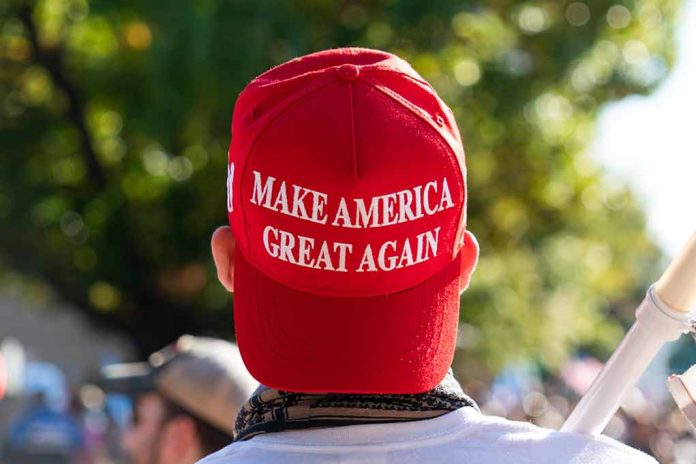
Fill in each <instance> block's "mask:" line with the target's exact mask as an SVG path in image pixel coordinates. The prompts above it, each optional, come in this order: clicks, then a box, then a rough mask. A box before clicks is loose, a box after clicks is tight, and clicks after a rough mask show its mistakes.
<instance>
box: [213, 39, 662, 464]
mask: <svg viewBox="0 0 696 464" xmlns="http://www.w3.org/2000/svg"><path fill="white" fill-rule="evenodd" d="M232 133H233V137H232V142H231V145H230V150H229V163H228V181H227V191H228V192H227V211H228V217H229V221H230V225H231V227H221V228H219V229H217V230H216V231H215V232H214V234H213V237H212V241H211V246H212V252H213V257H214V260H215V264H216V267H217V272H218V278H219V279H220V281H221V283H222V284H223V285H224V286H225V288H226V289H227V290H228V291H230V292H233V293H234V317H235V330H236V333H237V343H238V344H239V348H240V352H241V354H242V357H243V359H244V362H245V364H246V366H247V367H248V369H249V371H250V372H251V374H252V375H253V376H254V377H255V378H256V379H257V380H258V381H260V382H261V384H262V387H260V388H259V389H258V390H257V391H256V392H255V393H254V395H252V396H251V397H250V399H249V400H248V401H247V402H246V403H245V405H244V406H243V407H242V409H241V411H240V413H239V415H238V417H237V421H236V425H235V434H236V435H235V442H234V443H233V444H232V445H230V446H228V447H226V448H225V449H224V450H222V451H220V452H218V453H216V454H214V455H212V456H210V457H208V458H206V459H204V460H203V461H202V464H231V463H258V464H260V463H278V462H282V463H289V464H292V463H302V464H312V463H322V464H326V463H348V462H350V463H351V464H357V463H407V462H408V463H455V462H476V463H497V464H498V463H500V464H502V463H511V462H514V463H540V462H544V463H547V462H548V463H568V462H571V463H575V464H579V463H593V464H596V463H612V464H620V463H631V464H640V463H652V462H655V461H654V460H653V459H652V458H650V457H648V456H647V455H645V454H643V453H641V452H639V451H637V450H634V449H632V448H630V447H628V446H626V445H624V444H621V443H619V442H617V441H614V440H612V439H610V438H608V437H604V436H600V437H592V436H584V435H579V434H565V433H560V432H556V431H553V430H549V429H543V428H539V427H536V426H534V425H532V424H529V423H522V422H513V421H509V420H506V419H503V418H498V417H489V416H485V415H483V414H481V412H480V411H479V409H478V407H477V405H476V404H475V403H474V402H473V401H472V400H471V399H470V398H469V397H468V396H467V395H466V394H465V393H464V392H463V391H462V389H461V387H460V386H459V384H458V383H457V381H456V380H455V379H454V377H453V376H452V371H451V369H450V365H451V362H452V359H453V355H454V350H455V343H456V338H457V325H458V313H459V298H460V293H461V292H463V291H464V290H465V289H466V288H467V286H468V284H469V280H470V277H471V274H472V272H473V270H474V268H475V265H476V262H477V258H478V251H479V250H478V244H477V242H476V239H475V238H474V236H473V235H472V234H471V233H470V232H469V231H467V230H466V197H467V193H466V174H465V173H466V170H465V164H464V150H463V146H462V142H461V138H460V135H459V132H458V129H457V125H456V122H455V120H454V116H453V114H452V111H451V110H450V109H449V108H448V107H447V106H446V104H445V103H444V102H443V101H442V100H440V98H439V97H438V96H437V94H436V93H435V91H434V90H433V88H432V87H431V86H430V85H429V84H428V83H427V82H425V81H424V80H423V79H422V78H421V77H420V76H419V75H418V74H417V73H416V72H415V71H414V70H413V69H412V68H411V66H410V65H409V64H408V63H406V62H405V61H403V60H402V59H400V58H398V57H396V56H394V55H391V54H389V53H386V52H381V51H377V50H369V49H358V48H346V49H335V50H327V51H323V52H318V53H314V54H311V55H307V56H303V57H300V58H297V59H294V60H291V61H289V62H287V63H284V64H282V65H280V66H277V67H275V68H272V69H271V70H269V71H267V72H265V73H263V74H262V75H260V76H259V77H257V78H256V79H254V80H253V81H252V82H251V83H250V84H249V85H248V86H247V87H246V88H245V89H244V90H243V91H242V93H241V94H240V95H239V98H238V100H237V103H236V105H235V110H234V115H233V121H232Z"/></svg>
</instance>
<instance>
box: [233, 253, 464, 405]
mask: <svg viewBox="0 0 696 464" xmlns="http://www.w3.org/2000/svg"><path fill="white" fill-rule="evenodd" d="M463 259H465V258H463V257H462V254H461V253H460V254H459V255H457V256H456V258H455V259H454V260H453V261H452V262H451V263H449V264H448V265H447V266H445V267H444V268H443V269H442V270H440V271H439V272H438V273H436V274H435V275H434V276H432V277H431V278H429V279H428V280H426V281H424V282H422V283H421V284H419V285H417V286H415V287H413V288H410V289H408V290H405V291H402V292H399V293H394V294H389V295H383V296H371V297H356V298H353V297H351V298H340V297H329V296H320V295H314V294H309V293H305V292H301V291H298V290H295V289H292V288H290V287H287V286H284V285H282V284H279V283H278V282H276V281H274V280H272V279H270V278H269V277H267V276H266V275H264V274H263V273H261V272H260V271H259V270H257V269H256V268H255V267H254V266H252V265H251V264H250V263H249V262H248V261H247V259H246V258H245V257H244V256H243V255H242V253H241V252H236V253H235V257H234V267H235V272H234V288H235V292H234V320H235V329H236V334H237V343H238V345H239V349H240V352H241V354H242V359H243V360H244V363H245V364H246V367H247V369H248V370H249V372H250V373H251V374H252V376H253V377H254V378H256V380H258V381H259V382H260V383H262V384H264V385H266V386H269V387H272V388H276V389H279V390H285V391H295V392H307V393H320V392H322V393H323V392H335V393H360V394H395V393H401V394H413V393H421V392H424V391H427V390H429V389H431V388H433V387H435V386H436V385H437V384H438V383H439V382H440V381H441V380H442V379H443V378H444V377H445V375H446V373H447V370H448V369H449V367H450V365H451V363H452V358H453V356H454V350H455V345H456V338H457V323H458V317H459V294H460V276H461V272H462V267H463V264H464V265H466V263H463V261H462V260H463ZM375 278H377V279H378V278H379V276H376V277H375Z"/></svg>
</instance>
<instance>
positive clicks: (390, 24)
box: [0, 0, 696, 463]
mask: <svg viewBox="0 0 696 464" xmlns="http://www.w3.org/2000/svg"><path fill="white" fill-rule="evenodd" d="M347 45H355V46H366V47H373V48H380V49H384V50H387V51H390V52H393V53H396V54H398V55H400V56H402V57H403V58H405V59H407V60H408V61H409V62H410V63H411V64H412V65H413V67H414V68H415V69H416V70H417V71H418V72H419V73H420V74H421V75H422V76H423V77H424V78H426V79H427V80H428V81H430V82H431V83H432V84H433V86H434V87H435V88H436V90H437V91H438V92H439V94H440V95H441V97H442V98H443V99H444V100H445V101H446V102H447V103H448V104H449V105H450V106H451V107H452V109H453V110H454V112H455V115H456V117H457V121H458V123H459V127H460V130H461V131H462V134H463V138H464V144H465V149H466V152H467V164H468V169H469V173H468V176H469V190H470V200H469V201H470V210H469V211H470V212H469V229H470V230H472V231H473V232H474V234H475V235H476V236H477V237H478V239H479V242H480V244H481V249H482V253H481V260H480V263H479V267H478V270H477V271H476V273H475V274H474V279H473V282H472V285H471V287H470V289H469V290H468V291H467V292H466V293H465V294H464V295H463V296H462V311H461V328H460V337H459V350H458V353H457V356H456V359H455V364H454V369H455V374H456V376H457V378H458V379H459V380H460V382H461V383H462V385H463V386H464V388H465V390H466V391H467V392H468V393H469V394H471V395H472V396H473V397H474V398H475V399H476V400H477V401H478V403H479V404H480V405H481V407H482V409H483V410H484V411H486V412H488V413H490V414H498V415H502V416H506V417H509V418H514V419H521V420H531V421H533V422H534V423H537V424H539V425H542V426H546V427H552V428H558V427H559V426H560V425H561V423H562V422H563V419H564V417H565V416H567V414H568V413H569V412H570V410H571V409H572V407H573V405H574V404H575V402H576V401H577V400H578V398H579V396H580V395H581V394H582V392H583V391H584V390H585V389H586V388H588V386H589V384H590V383H591V381H592V379H593V378H594V376H595V375H596V374H597V372H598V370H599V369H600V368H601V365H602V362H603V361H604V360H606V359H607V357H608V356H609V355H610V354H611V352H612V351H613V349H614V348H615V347H616V345H617V343H618V341H619V340H620V339H621V337H622V335H623V333H624V331H625V329H626V328H627V327H628V326H629V325H630V323H631V322H632V321H633V310H634V309H635V307H636V306H637V304H638V303H639V302H640V301H641V299H642V297H643V295H644V293H645V291H646V289H647V287H648V286H649V285H650V283H652V282H653V281H654V280H655V279H656V278H657V277H658V276H659V274H660V272H661V271H662V270H663V269H664V267H665V265H666V263H667V262H668V261H669V258H670V257H671V256H673V255H674V253H676V252H677V251H678V249H679V247H680V245H681V243H683V242H684V241H685V240H686V239H687V238H688V236H689V234H690V233H691V231H692V230H695V229H696V217H693V216H694V215H693V204H691V203H690V201H692V199H693V198H694V197H696V182H694V173H695V172H696V158H695V157H696V153H694V144H693V133H692V131H693V129H692V128H691V126H692V125H693V121H694V120H696V114H695V113H696V109H695V108H696V107H695V106H694V104H695V103H696V91H695V90H694V88H693V83H694V82H696V3H695V2H693V0H691V1H690V0H686V1H684V2H680V1H677V0H592V1H567V0H566V1H556V0H553V1H552V0H546V1H543V0H539V1H534V0H530V1H508V0H496V1H491V2H467V1H462V0H459V1H453V0H430V1H428V2H418V1H414V0H369V1H368V0H365V1H346V0H343V1H331V0H294V1H269V0H254V1H251V0H233V1H223V0H199V1H196V2H191V1H184V0H171V1H168V2H166V3H163V2H155V1H152V0H149V1H134V0H121V1H113V0H94V1H89V2H88V1H86V0H41V1H25V0H4V1H3V2H2V3H0V398H2V397H3V396H4V398H3V399H2V400H0V463H4V462H7V463H9V462H11V461H9V460H7V459H9V458H7V457H5V458H3V457H2V456H3V452H2V451H1V450H2V449H4V450H8V449H13V448H16V447H22V446H24V447H32V446H39V447H40V446H48V447H49V448H51V447H52V449H54V450H56V451H55V453H56V455H61V456H64V461H59V460H57V461H55V462H74V463H111V462H121V460H120V459H121V458H120V457H119V452H118V450H117V446H116V444H117V441H116V437H117V436H118V434H119V431H120V430H121V429H122V428H123V427H125V426H127V424H128V421H129V414H130V411H131V409H130V406H129V403H128V399H127V398H125V397H121V396H119V395H113V394H108V395H107V394H105V392H104V391H102V390H101V389H100V388H99V387H98V386H97V385H98V380H99V379H98V375H99V369H100V367H101V366H103V365H105V364H108V363H112V362H117V361H128V360H137V359H144V358H145V357H146V356H147V354H149V353H151V352H152V351H155V350H157V349H159V348H161V347H162V346H164V345H166V344H167V343H169V342H171V341H172V340H174V339H176V338H177V337H178V336H179V335H181V334H183V333H194V334H204V335H212V336H218V337H222V338H226V339H232V338H233V337H234V331H233V322H232V319H233V315H232V311H231V306H232V303H231V298H230V297H229V295H227V294H226V293H225V291H224V290H223V288H222V287H221V286H220V285H219V284H218V282H217V280H216V277H215V272H214V268H213V264H212V259H211V257H210V253H209V239H210V235H211V233H212V231H213V230H214V229H215V227H216V226H218V225H221V224H224V223H225V222H226V210H225V178H226V160H227V158H226V152H227V146H228V144H229V138H230V133H229V132H230V131H229V125H230V119H231V115H232V109H233V106H234V103H235V98H236V95H237V94H238V93H239V92H240V91H241V89H242V88H243V87H244V85H245V84H246V83H247V82H248V81H249V80H251V79H252V78H253V77H254V76H256V75H257V74H259V73H260V72H262V71H264V70H265V69H267V68H268V67H270V66H273V65H276V64H279V63H281V62H283V61H285V60H288V59H290V58H293V57H295V56H298V55H302V54H305V53H309V52H312V51H316V50H320V49H325V48H330V47H336V46H347ZM689 105H691V106H689ZM690 216H691V217H690ZM693 345H694V344H693V342H692V341H691V340H687V339H686V337H684V339H683V340H682V341H681V342H679V343H676V344H675V346H671V347H669V348H667V349H665V350H663V352H662V353H661V354H660V356H659V357H658V359H657V360H656V361H655V363H653V365H652V366H651V368H650V371H649V372H648V373H647V374H646V375H645V376H644V377H643V379H642V380H641V383H640V388H636V389H635V390H634V391H632V393H631V394H630V395H629V398H628V399H627V400H626V402H625V404H624V405H623V407H622V408H621V410H620V412H619V413H618V414H617V416H616V418H615V419H614V420H613V421H612V422H611V423H610V425H609V428H608V430H607V432H606V433H607V434H608V435H610V436H612V437H615V438H617V439H619V440H622V441H624V442H625V443H628V444H630V445H631V446H635V447H638V448H640V449H642V450H643V451H645V452H648V453H650V454H653V455H654V456H656V457H657V458H658V460H660V461H661V462H684V463H686V462H689V463H693V462H695V461H696V441H695V440H694V433H693V431H692V430H691V429H690V428H689V426H688V425H687V423H686V421H685V420H684V419H683V418H682V417H681V415H680V413H679V411H678V410H676V408H675V406H674V404H673V402H672V400H671V398H670V397H669V395H668V393H667V390H666V388H665V379H666V376H667V375H668V373H670V372H679V373H681V372H683V371H684V370H685V369H686V368H688V367H689V366H690V365H691V364H692V363H694V362H696V349H695V348H694V346H693ZM3 459H5V460H7V461H3ZM56 459H58V458H56ZM51 462H54V461H51Z"/></svg>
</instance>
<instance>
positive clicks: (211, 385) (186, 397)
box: [102, 335, 258, 436]
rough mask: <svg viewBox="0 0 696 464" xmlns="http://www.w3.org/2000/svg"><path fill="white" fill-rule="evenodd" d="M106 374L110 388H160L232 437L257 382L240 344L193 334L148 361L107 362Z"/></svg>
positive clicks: (142, 389)
mask: <svg viewBox="0 0 696 464" xmlns="http://www.w3.org/2000/svg"><path fill="white" fill-rule="evenodd" d="M102 377H103V379H104V381H105V384H106V388H107V389H108V390H110V391H122V392H128V393H145V392H150V391H156V392H157V393H159V394H161V395H162V396H164V397H165V398H166V399H168V400H169V401H171V402H173V403H174V404H176V405H178V406H180V407H181V408H183V409H184V410H186V411H188V412H189V413H191V414H193V415H194V416H196V417H198V418H199V419H201V420H202V421H204V422H206V423H208V424H210V425H212V426H214V427H216V428H218V429H219V430H221V431H223V432H226V433H227V434H229V435H230V436H232V435H233V431H234V420H235V417H236V415H237V412H238V411H239V409H240V407H241V406H242V404H244V402H245V401H246V400H247V399H248V398H249V396H250V395H251V393H253V391H254V389H255V388H256V387H257V386H258V384H257V383H256V381H255V380H254V379H253V378H252V377H251V375H250V374H249V372H248V371H247V370H246V368H245V367H244V364H243V363H242V360H241V357H240V354H239V349H238V348H237V346H236V345H234V344H232V343H228V342H226V341H224V340H219V339H215V338H207V337H194V336H191V335H184V336H182V337H180V338H179V339H178V340H177V341H176V342H175V343H173V344H171V345H169V346H167V347H165V348H163V349H161V350H159V351H157V352H155V353H153V354H152V355H150V357H149V359H148V361H147V362H142V363H123V364H111V365H108V366H105V367H104V368H103V369H102Z"/></svg>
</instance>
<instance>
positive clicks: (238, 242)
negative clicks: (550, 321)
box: [212, 48, 478, 394]
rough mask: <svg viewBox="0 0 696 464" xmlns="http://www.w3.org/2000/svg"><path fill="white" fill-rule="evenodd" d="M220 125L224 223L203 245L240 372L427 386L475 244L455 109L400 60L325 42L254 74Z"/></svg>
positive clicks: (358, 389) (447, 356) (443, 364)
mask: <svg viewBox="0 0 696 464" xmlns="http://www.w3.org/2000/svg"><path fill="white" fill-rule="evenodd" d="M232 133H233V136H232V142H231V145H230V149H229V163H228V181H227V190H228V198H227V210H228V217H229V221H230V226H231V227H230V228H220V229H218V230H217V231H216V232H215V233H214V234H213V238H212V249H213V255H214V259H215V263H216V266H217V270H218V276H219V278H220V281H221V282H222V283H223V285H224V286H225V287H226V288H227V289H228V290H230V291H234V317H235V329H236V332H237V343H238V344H239V348H240V351H241V354H242V357H243V358H244V361H245V364H246V366H247V367H248V368H249V371H250V372H251V374H252V375H253V376H254V377H255V378H256V379H257V380H259V381H260V382H261V383H263V384H265V385H268V386H270V387H274V388H278V389H281V390H289V391H301V392H327V391H328V392H346V393H372V394H375V393H376V394H380V393H420V392H423V391H426V390H428V389H430V388H432V387H434V386H435V385H437V384H438V383H439V382H440V381H441V380H442V379H443V378H444V376H445V375H446V372H447V370H448V369H449V367H450V364H451V361H452V357H453V355H454V349H455V342H456V333H457V324H458V313H459V295H460V293H461V292H462V291H463V290H464V289H465V288H466V287H467V285H468V284H469V279H470V277H471V273H472V272H473V269H474V267H475V265H476V261H477V258H478V244H477V243H476V240H475V238H474V236H473V235H472V234H471V233H470V232H468V231H467V230H466V170H465V167H464V166H465V164H464V149H463V146H462V142H461V139H460V135H459V131H458V129H457V125H456V122H455V120H454V116H453V114H452V111H451V110H450V109H449V108H448V107H447V105H446V104H445V103H444V102H443V101H442V100H440V98H439V97H438V96H437V94H436V93H435V91H434V90H433V89H432V87H431V86H430V85H429V84H428V83H427V82H425V81H424V80H423V79H422V78H421V77H420V76H419V75H418V74H417V73H416V72H415V71H414V70H413V69H412V68H411V67H410V66H409V65H408V63H406V62H405V61H403V60H401V59H400V58H398V57H396V56H394V55H391V54H389V53H385V52H381V51H376V50H368V49H357V48H350V49H335V50H327V51H324V52H319V53H314V54H311V55H307V56H303V57H300V58H297V59H295V60H292V61H289V62H287V63H284V64H282V65H280V66H277V67H275V68H273V69H271V70H269V71H267V72H265V73H263V74H262V75H260V76H259V77H257V78H256V79H254V80H253V81H252V82H251V83H250V84H249V85H248V86H247V87H246V88H245V89H244V91H242V93H241V94H240V95H239V98H238V100H237V103H236V105H235V110H234V116H233V120H232Z"/></svg>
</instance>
